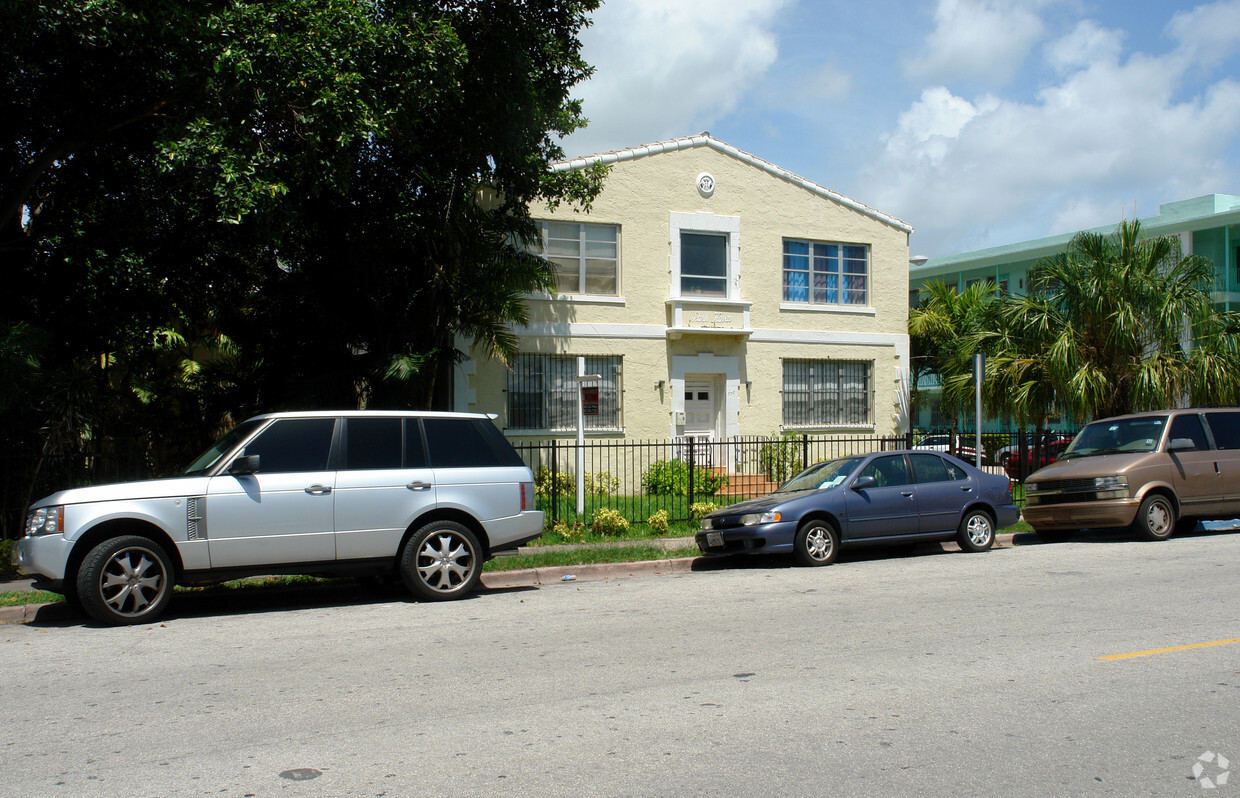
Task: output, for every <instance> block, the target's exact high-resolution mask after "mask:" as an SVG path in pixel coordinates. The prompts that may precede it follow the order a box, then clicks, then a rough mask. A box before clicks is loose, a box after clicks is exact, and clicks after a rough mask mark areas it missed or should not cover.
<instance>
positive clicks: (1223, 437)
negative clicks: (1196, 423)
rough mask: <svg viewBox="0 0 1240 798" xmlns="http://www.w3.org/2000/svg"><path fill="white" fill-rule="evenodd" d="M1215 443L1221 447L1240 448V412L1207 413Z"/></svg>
mask: <svg viewBox="0 0 1240 798" xmlns="http://www.w3.org/2000/svg"><path fill="white" fill-rule="evenodd" d="M1206 421H1207V422H1209V424H1210V431H1211V432H1213V433H1214V443H1215V444H1216V445H1217V446H1218V448H1220V449H1240V413H1206Z"/></svg>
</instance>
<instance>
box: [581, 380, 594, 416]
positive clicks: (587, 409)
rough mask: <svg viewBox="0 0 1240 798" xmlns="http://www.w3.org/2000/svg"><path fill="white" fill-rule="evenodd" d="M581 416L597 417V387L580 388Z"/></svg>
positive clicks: (586, 386) (584, 386)
mask: <svg viewBox="0 0 1240 798" xmlns="http://www.w3.org/2000/svg"><path fill="white" fill-rule="evenodd" d="M581 414H582V415H583V416H597V415H598V386H597V385H583V386H581Z"/></svg>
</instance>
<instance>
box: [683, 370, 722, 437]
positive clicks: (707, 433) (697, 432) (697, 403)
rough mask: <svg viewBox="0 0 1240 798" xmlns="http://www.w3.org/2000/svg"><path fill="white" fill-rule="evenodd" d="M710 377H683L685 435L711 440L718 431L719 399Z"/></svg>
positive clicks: (713, 381)
mask: <svg viewBox="0 0 1240 798" xmlns="http://www.w3.org/2000/svg"><path fill="white" fill-rule="evenodd" d="M717 394H718V391H717V390H716V388H715V380H714V379H713V378H711V377H702V376H696V377H685V435H686V436H694V437H703V438H712V437H714V436H715V435H716V434H717V431H718V429H719V397H718V395H717Z"/></svg>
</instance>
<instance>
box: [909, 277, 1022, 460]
mask: <svg viewBox="0 0 1240 798" xmlns="http://www.w3.org/2000/svg"><path fill="white" fill-rule="evenodd" d="M923 290H924V291H925V292H926V293H927V294H928V297H927V298H926V299H924V300H923V301H922V302H921V303H920V304H919V305H918V306H917V307H916V308H914V309H913V310H912V311H911V312H910V313H909V320H908V330H909V335H910V336H911V337H912V340H913V349H914V357H915V360H914V363H917V364H918V367H917V369H916V370H915V371H914V385H916V379H917V377H919V376H920V375H921V374H925V373H933V374H937V375H938V377H939V384H940V385H941V386H942V409H943V413H944V414H945V415H946V416H947V417H948V418H950V419H951V426H952V440H953V441H954V440H955V433H956V429H957V425H958V422H959V418H960V416H961V415H963V414H965V413H966V412H967V410H968V409H969V408H970V407H971V406H972V404H971V403H972V396H973V355H974V354H976V353H977V352H981V351H984V344H985V340H986V332H987V331H988V330H991V329H994V327H995V325H996V323H997V321H998V311H999V308H1000V303H999V301H998V300H999V289H998V287H997V286H996V285H995V284H994V283H993V282H991V281H989V280H987V281H985V282H979V283H974V284H972V285H970V286H968V287H967V288H966V289H965V290H964V291H963V292H962V293H957V292H956V289H955V287H954V286H948V285H946V284H944V283H942V282H933V283H930V284H929V285H927V286H926V287H925V288H924V289H923ZM978 421H979V422H980V419H979V420H978Z"/></svg>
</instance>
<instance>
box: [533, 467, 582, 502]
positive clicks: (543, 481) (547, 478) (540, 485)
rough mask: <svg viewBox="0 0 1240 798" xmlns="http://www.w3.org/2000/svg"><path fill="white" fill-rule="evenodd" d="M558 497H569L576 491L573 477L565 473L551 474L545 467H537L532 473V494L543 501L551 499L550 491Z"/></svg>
mask: <svg viewBox="0 0 1240 798" xmlns="http://www.w3.org/2000/svg"><path fill="white" fill-rule="evenodd" d="M553 488H554V490H555V493H556V494H557V495H560V496H571V495H573V492H574V491H575V490H576V489H577V485H576V483H575V482H574V481H573V475H572V474H570V473H568V472H566V471H559V472H555V473H553V472H552V471H551V469H550V468H547V467H546V466H539V467H538V470H537V471H535V472H534V493H535V494H536V495H537V496H538V497H539V498H543V499H549V498H551V493H552V489H553Z"/></svg>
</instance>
